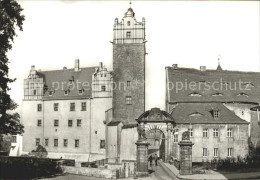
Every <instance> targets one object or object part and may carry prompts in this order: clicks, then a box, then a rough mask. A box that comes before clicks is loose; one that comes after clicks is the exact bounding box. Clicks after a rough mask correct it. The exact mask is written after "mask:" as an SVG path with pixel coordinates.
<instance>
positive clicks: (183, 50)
mask: <svg viewBox="0 0 260 180" xmlns="http://www.w3.org/2000/svg"><path fill="white" fill-rule="evenodd" d="M18 2H19V3H20V5H21V6H22V8H23V9H24V11H23V14H24V15H25V19H26V20H25V21H24V25H23V31H22V32H18V36H17V37H16V38H15V40H14V44H13V49H12V50H11V51H10V52H9V53H8V57H9V59H10V66H9V67H10V73H9V77H11V78H17V80H16V82H14V83H12V84H10V87H11V88H12V90H11V91H10V95H11V97H12V98H13V99H14V100H15V101H16V102H17V103H18V105H19V108H18V109H17V111H18V112H20V111H21V106H22V98H23V80H24V79H25V78H27V76H28V74H29V70H30V67H31V65H35V67H36V69H41V70H42V71H45V70H56V69H62V68H63V67H67V68H73V67H74V60H75V59H80V66H81V67H88V66H98V64H99V62H103V63H104V65H105V66H106V67H107V68H108V70H111V71H112V44H111V43H110V41H112V40H113V24H114V19H115V18H118V19H119V20H121V19H122V17H123V16H124V13H125V12H126V11H127V9H128V8H129V1H118V0H117V1H84V0H79V1H77V0H44V1H43V0H42V1H41V0H37V1H33V0H18ZM132 8H133V10H134V12H135V17H136V19H137V21H141V20H142V17H145V20H146V39H147V43H146V50H147V53H148V55H147V56H146V110H148V109H150V108H152V107H159V108H161V109H164V108H165V67H166V66H171V65H172V64H178V66H179V67H190V68H196V69H199V67H200V66H206V67H207V69H216V68H217V65H218V57H220V64H221V66H222V68H223V69H224V70H241V71H257V72H259V71H260V62H259V61H260V57H259V56H260V52H259V51H260V45H259V43H260V36H259V32H260V29H259V27H260V22H259V21H260V2H258V1H132Z"/></svg>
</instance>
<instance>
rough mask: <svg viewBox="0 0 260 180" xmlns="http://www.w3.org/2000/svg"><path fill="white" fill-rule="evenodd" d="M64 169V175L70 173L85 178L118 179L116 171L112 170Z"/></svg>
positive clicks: (69, 167) (65, 167) (66, 167)
mask: <svg viewBox="0 0 260 180" xmlns="http://www.w3.org/2000/svg"><path fill="white" fill-rule="evenodd" d="M62 169H63V172H64V173H69V174H79V175H84V176H90V177H97V178H107V179H115V178H116V171H115V170H111V169H104V168H88V167H71V166H62Z"/></svg>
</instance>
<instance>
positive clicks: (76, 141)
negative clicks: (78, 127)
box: [75, 139, 79, 148]
mask: <svg viewBox="0 0 260 180" xmlns="http://www.w3.org/2000/svg"><path fill="white" fill-rule="evenodd" d="M75 147H76V148H77V147H79V139H75Z"/></svg>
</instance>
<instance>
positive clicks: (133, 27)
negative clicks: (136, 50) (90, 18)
mask: <svg viewBox="0 0 260 180" xmlns="http://www.w3.org/2000/svg"><path fill="white" fill-rule="evenodd" d="M130 5H131V4H130ZM144 41H145V19H144V18H142V22H137V21H136V19H135V13H134V10H133V9H132V8H131V7H130V8H128V10H127V11H126V13H125V16H124V17H123V18H122V21H121V22H118V18H116V19H115V23H114V40H113V42H114V43H115V44H140V43H143V42H144Z"/></svg>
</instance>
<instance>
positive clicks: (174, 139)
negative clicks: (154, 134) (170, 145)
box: [173, 133, 179, 142]
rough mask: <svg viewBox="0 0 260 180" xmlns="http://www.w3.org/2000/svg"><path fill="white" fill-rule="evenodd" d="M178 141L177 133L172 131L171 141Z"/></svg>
mask: <svg viewBox="0 0 260 180" xmlns="http://www.w3.org/2000/svg"><path fill="white" fill-rule="evenodd" d="M178 141H179V138H178V134H177V133H174V135H173V142H178Z"/></svg>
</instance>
